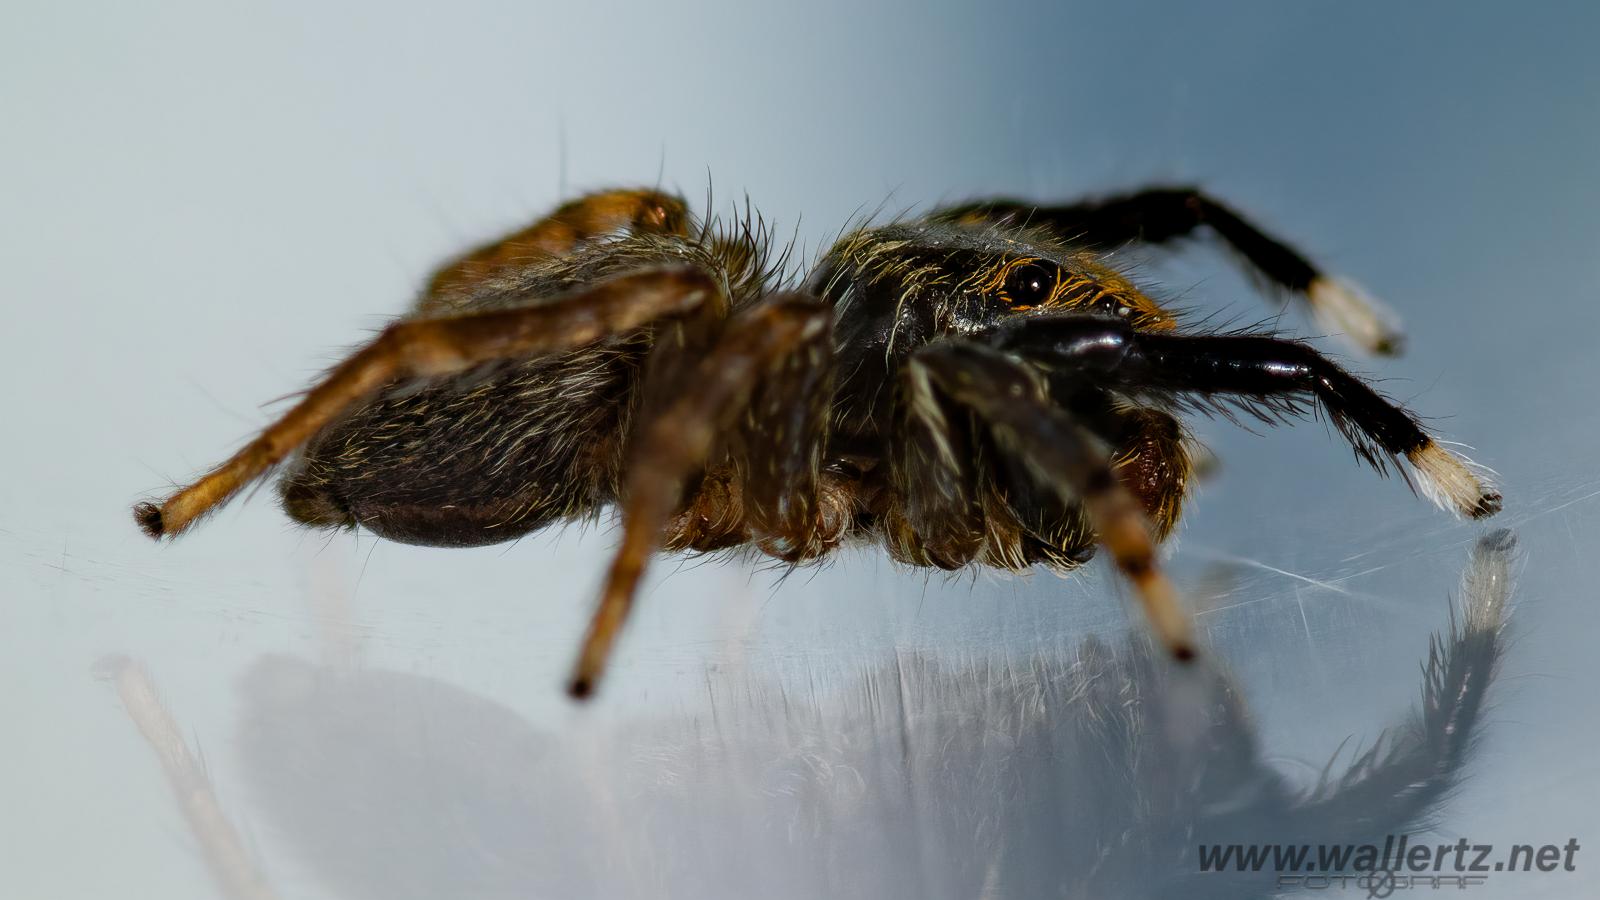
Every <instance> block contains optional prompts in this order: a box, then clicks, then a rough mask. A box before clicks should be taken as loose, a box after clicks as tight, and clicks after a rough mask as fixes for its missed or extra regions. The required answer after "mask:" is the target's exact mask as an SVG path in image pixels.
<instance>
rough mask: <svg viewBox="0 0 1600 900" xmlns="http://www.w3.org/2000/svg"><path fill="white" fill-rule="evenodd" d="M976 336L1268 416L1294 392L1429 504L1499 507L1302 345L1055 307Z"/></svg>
mask: <svg viewBox="0 0 1600 900" xmlns="http://www.w3.org/2000/svg"><path fill="white" fill-rule="evenodd" d="M984 337H985V339H986V340H987V341H989V342H992V343H994V344H996V345H997V346H1000V347H1003V348H1005V349H1009V350H1013V351H1015V352H1019V353H1022V354H1023V355H1024V356H1026V357H1027V358H1028V359H1029V360H1030V361H1033V362H1036V363H1038V364H1040V365H1043V366H1045V367H1047V368H1050V367H1056V368H1063V369H1066V370H1068V371H1084V372H1097V373H1099V377H1100V378H1103V379H1105V380H1106V381H1107V382H1108V383H1115V384H1118V385H1121V386H1123V387H1125V388H1128V389H1132V390H1147V391H1153V392H1156V393H1164V394H1167V395H1177V396H1182V395H1190V396H1196V395H1197V396H1199V397H1200V398H1202V399H1222V400H1224V401H1226V400H1230V399H1231V400H1236V401H1240V402H1243V403H1244V404H1245V406H1246V408H1247V409H1248V410H1250V411H1252V412H1253V413H1255V414H1258V415H1262V416H1265V417H1269V418H1270V417H1272V416H1278V415H1286V414H1292V413H1299V412H1303V409H1302V408H1301V407H1300V406H1299V405H1297V404H1296V400H1297V399H1300V398H1306V399H1314V400H1316V401H1317V402H1318V403H1320V404H1321V405H1322V408H1323V409H1325V410H1326V411H1327V412H1328V414H1329V416H1330V417H1331V418H1332V420H1333V422H1334V424H1335V425H1337V426H1338V427H1339V429H1340V431H1341V432H1342V433H1343V434H1344V435H1345V437H1346V438H1347V439H1348V440H1349V441H1350V443H1351V446H1352V447H1353V448H1354V449H1355V451H1356V453H1357V455H1358V456H1360V457H1361V458H1363V459H1365V460H1366V461H1367V462H1368V463H1370V464H1372V465H1373V466H1374V467H1376V468H1378V469H1379V470H1380V471H1382V470H1383V469H1384V467H1385V465H1386V463H1387V462H1388V461H1389V460H1390V459H1401V458H1403V459H1404V460H1405V461H1406V462H1407V463H1409V464H1410V466H1411V472H1412V473H1413V474H1414V475H1415V476H1416V480H1415V482H1413V486H1414V487H1416V488H1418V489H1419V490H1420V491H1421V492H1422V493H1423V495H1424V496H1426V497H1427V498H1428V499H1430V500H1432V501H1433V502H1434V503H1435V504H1437V505H1438V506H1439V507H1441V508H1443V509H1446V510H1449V511H1451V512H1454V513H1456V514H1457V515H1460V516H1463V517H1466V518H1473V519H1477V518H1483V517H1485V516H1490V515H1493V514H1494V513H1496V512H1499V510H1500V506H1501V498H1500V493H1499V492H1498V491H1497V490H1495V489H1494V487H1493V485H1491V484H1490V483H1488V481H1487V477H1486V473H1482V472H1479V471H1474V467H1473V466H1471V465H1470V464H1469V463H1467V462H1466V461H1465V460H1463V459H1461V458H1459V457H1457V456H1456V455H1455V454H1453V453H1451V452H1450V451H1448V450H1446V449H1444V448H1443V447H1441V446H1439V444H1438V443H1437V442H1435V441H1434V440H1433V438H1432V437H1430V436H1429V435H1428V433H1427V432H1426V431H1424V430H1423V428H1422V426H1421V425H1420V424H1418V423H1417V421H1416V419H1415V418H1414V417H1413V416H1412V415H1411V414H1410V413H1409V412H1407V411H1406V410H1405V409H1403V408H1401V407H1399V406H1397V405H1395V404H1394V403H1392V402H1390V401H1389V400H1386V399H1384V398H1383V397H1382V396H1380V395H1379V394H1378V392H1377V391H1374V390H1373V389H1372V388H1371V387H1369V386H1367V384H1366V383H1365V382H1363V381H1362V380H1361V379H1359V378H1356V377H1355V376H1353V375H1351V374H1349V373H1348V372H1346V371H1344V370H1343V369H1341V368H1339V367H1338V366H1337V365H1335V364H1334V363H1333V362H1331V361H1329V360H1328V359H1327V357H1324V356H1323V355H1322V354H1320V353H1318V352H1317V351H1316V350H1313V349H1312V348H1310V347H1308V346H1306V345H1305V344H1301V343H1298V342H1295V341H1289V340H1283V339H1281V338H1275V337H1267V336H1259V335H1256V336H1250V335H1244V336H1216V335H1174V334H1169V333H1156V332H1141V331H1135V330H1134V329H1133V328H1131V327H1130V326H1129V325H1128V324H1127V323H1126V322H1123V321H1120V320H1116V319H1106V318H1097V317H1089V316H1063V315H1040V316H1033V317H1029V318H1026V319H1020V320H1012V321H1010V322H1007V323H1005V324H1004V325H1002V326H999V327H997V328H995V329H993V330H991V331H990V332H988V333H987V334H986V335H985V336H984Z"/></svg>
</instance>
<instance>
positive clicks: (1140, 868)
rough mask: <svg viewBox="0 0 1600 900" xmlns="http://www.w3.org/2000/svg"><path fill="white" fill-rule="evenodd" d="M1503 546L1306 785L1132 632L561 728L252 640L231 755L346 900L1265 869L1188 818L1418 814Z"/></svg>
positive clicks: (1427, 816) (1032, 880)
mask: <svg viewBox="0 0 1600 900" xmlns="http://www.w3.org/2000/svg"><path fill="white" fill-rule="evenodd" d="M1513 552H1514V540H1513V539H1512V537H1511V535H1510V533H1509V532H1505V531H1500V532H1495V533H1493V534H1491V535H1489V536H1488V537H1485V538H1483V539H1482V540H1481V541H1480V542H1479V543H1478V545H1477V547H1476V548H1475V550H1474V552H1473V555H1472V559H1471V562H1470V563H1469V564H1468V566H1467V568H1466V570H1465V574H1464V576H1463V590H1462V597H1461V603H1460V609H1459V610H1456V611H1455V612H1454V613H1453V615H1452V620H1451V625H1450V627H1449V628H1448V629H1447V630H1445V631H1442V632H1440V633H1439V634H1437V635H1435V636H1434V639H1433V641H1432V643H1431V646H1430V648H1429V654H1428V657H1427V658H1426V661H1425V664H1424V667H1423V669H1424V677H1423V684H1422V702H1421V704H1420V706H1419V707H1418V708H1417V709H1416V710H1415V711H1414V712H1413V714H1412V716H1411V717H1410V718H1409V719H1407V720H1405V721H1403V722H1401V723H1398V724H1396V725H1394V726H1393V727H1391V728H1390V729H1389V730H1387V731H1386V732H1385V733H1384V735H1383V736H1382V737H1381V738H1380V739H1379V740H1378V741H1377V742H1376V743H1375V744H1373V745H1372V746H1371V747H1369V748H1366V749H1365V750H1364V751H1355V752H1352V753H1350V754H1348V755H1344V754H1341V753H1339V752H1335V753H1334V754H1333V757H1334V758H1333V759H1332V760H1331V761H1330V762H1329V767H1328V770H1327V772H1325V773H1324V776H1323V778H1322V779H1321V781H1320V783H1318V784H1315V785H1311V786H1307V785H1303V784H1296V783H1295V782H1294V781H1293V780H1292V779H1291V778H1290V777H1289V776H1287V775H1286V774H1285V773H1283V772H1281V771H1279V770H1278V769H1277V768H1276V767H1275V766H1273V765H1272V764H1271V763H1270V762H1268V755H1267V754H1265V753H1264V752H1263V749H1262V747H1261V746H1260V744H1259V741H1258V739H1257V736H1256V733H1255V731H1254V728H1253V726H1252V724H1251V722H1250V720H1249V716H1248V713H1247V710H1246V708H1245V704H1244V702H1243V700H1242V698H1241V697H1240V696H1239V693H1238V691H1237V688H1236V686H1235V684H1234V682H1233V681H1232V679H1231V678H1230V677H1229V676H1228V674H1227V673H1226V672H1225V671H1224V670H1223V669H1222V668H1221V667H1220V666H1217V665H1214V664H1211V663H1202V664H1198V665H1195V666H1191V667H1182V668H1180V667H1175V666H1174V665H1172V664H1171V663H1170V662H1169V661H1168V660H1167V659H1166V658H1165V657H1164V655H1162V654H1159V653H1156V652H1153V651H1152V649H1151V647H1150V646H1149V644H1148V643H1147V641H1146V640H1145V639H1144V638H1143V637H1142V636H1136V637H1130V638H1128V639H1127V640H1125V641H1120V642H1117V643H1116V644H1114V645H1113V644H1111V643H1107V642H1104V641H1100V640H1095V639H1090V640H1087V641H1082V642H1075V643H1062V644H1060V645H1058V646H1055V647H1053V648H1050V649H1047V650H1038V651H1035V652H1032V653H1030V654H1028V655H1026V656H1023V657H1020V658H1018V659H1013V660H1007V661H977V662H972V661H965V662H960V663H951V662H949V661H946V660H942V659H939V658H936V657H934V656H930V655H926V654H919V653H903V654H899V655H898V656H897V657H896V658H895V659H894V660H893V661H891V662H886V663H883V664H881V665H878V666H876V667H872V668H869V669H867V670H865V671H857V672H854V673H851V674H850V675H849V676H847V677H844V678H842V679H840V680H839V682H838V683H837V684H836V685H835V686H834V688H833V689H830V690H828V691H827V692H826V693H825V696H823V697H822V698H821V699H820V700H819V701H818V702H812V701H810V700H807V699H805V698H803V697H801V696H799V695H797V694H794V693H791V691H790V690H789V689H788V688H787V687H786V686H785V685H784V684H783V683H782V682H781V680H778V681H763V680H761V679H747V680H745V681H737V680H736V681H735V682H734V683H733V684H731V685H726V684H725V685H724V686H722V687H719V688H715V689H714V694H715V696H714V700H715V704H714V709H715V712H714V714H713V713H708V714H706V715H704V716H680V717H661V718H658V719H651V720H644V721H631V722H625V723H623V724H620V725H617V726H615V727H610V728H608V729H607V730H605V731H604V732H603V733H601V734H599V735H596V734H588V735H587V736H586V737H584V736H580V737H577V738H574V737H572V736H570V735H561V734H552V733H547V732H544V731H541V730H539V729H537V728H535V727H534V726H532V725H531V724H530V723H529V722H527V721H526V720H525V719H523V718H522V717H521V716H519V715H518V714H516V713H515V712H513V711H512V710H510V709H508V708H505V707H503V706H500V705H498V704H496V703H494V702H492V701H489V700H487V699H484V698H482V697H479V696H476V695H474V694H471V693H469V692H467V691H464V690H461V689H459V688H456V687H453V686H451V685H448V684H446V683H444V682H441V681H437V680H434V679H431V678H425V677H419V676H416V675H410V674H404V673H400V672H390V671H382V670H376V669H362V668H356V669H351V668H348V667H330V666H317V665H312V664H310V663H306V662H303V661H300V660H297V659H294V658H291V657H284V656H271V657H265V658H263V659H261V660H259V661H258V662H257V663H256V664H254V666H253V667H252V668H251V669H250V670H249V672H248V673H247V674H246V676H245V677H244V679H243V681H242V683H241V689H242V694H243V698H244V704H243V708H242V709H243V711H242V717H241V726H240V733H239V748H240V752H241V760H242V763H243V770H242V771H243V775H244V778H245V780H246V782H247V783H248V784H249V786H250V789H251V794H252V796H253V799H254V801H255V803H254V806H253V809H254V811H255V815H256V817H257V818H258V819H260V820H262V821H264V822H265V823H266V824H267V825H269V826H270V827H271V828H272V830H273V831H274V832H275V833H276V835H277V836H278V838H279V840H277V841H274V842H273V845H274V846H278V847H283V848H287V849H288V850H289V852H291V853H292V854H293V855H294V856H295V857H297V858H298V860H299V861H300V862H301V863H302V864H303V865H304V866H305V867H306V869H308V870H309V871H310V872H311V873H314V874H315V875H316V876H317V877H318V878H319V880H321V881H323V882H325V883H326V884H327V885H328V887H330V888H331V889H332V890H333V891H334V892H335V894H336V895H337V896H340V897H346V898H351V900H355V898H384V900H405V898H413V897H414V898H428V900H435V898H439V897H458V898H467V897H472V898H479V897H481V898H492V897H607V898H621V897H695V898H700V897H736V896H763V897H791V896H792V897H841V898H842V897H861V898H900V897H904V898H919V900H920V898H931V897H968V898H970V897H986V898H987V897H1025V898H1031V897H1039V896H1068V897H1085V898H1100V897H1165V896H1179V895H1181V896H1191V897H1216V898H1230V900H1236V898H1243V897H1269V896H1275V895H1277V894H1278V893H1279V892H1280V891H1281V890H1282V888H1280V887H1279V885H1278V882H1277V878H1276V875H1275V874H1274V873H1273V872H1271V871H1255V872H1202V871H1201V866H1200V864H1199V861H1198V859H1197V856H1196V853H1197V845H1198V844H1201V843H1206V844H1232V843H1241V842H1271V843H1278V844H1288V843H1307V844H1335V843H1336V844H1347V843H1356V844H1359V843H1367V842H1373V843H1377V844H1382V842H1383V839H1384V837H1385V836H1386V835H1390V834H1401V833H1405V832H1407V831H1412V830H1419V829H1426V828H1428V827H1429V825H1430V823H1431V822H1432V821H1434V818H1433V817H1435V816H1437V815H1438V814H1439V812H1440V810H1441V807H1442V805H1443V804H1444V803H1445V802H1446V801H1447V799H1448V796H1449V794H1450V793H1451V791H1452V790H1453V789H1454V788H1456V787H1457V786H1458V785H1459V784H1460V782H1461V780H1462V778H1463V770H1464V765H1465V763H1466V760H1467V758H1468V756H1469V751H1470V748H1471V746H1472V744H1473V743H1474V741H1476V739H1477V738H1478V736H1479V734H1480V732H1481V731H1482V728H1483V723H1482V721H1481V712H1482V710H1483V708H1484V697H1485V693H1486V691H1487V689H1488V687H1489V685H1490V682H1491V681H1492V679H1493V677H1494V670H1495V667H1496V664H1497V661H1498V659H1499V656H1500V654H1501V652H1502V647H1503V643H1504V641H1503V639H1502V624H1503V619H1504V615H1505V612H1506V608H1507V602H1508V599H1509V592H1510V587H1509V577H1508V572H1509V565H1510V559H1511V556H1512V554H1513ZM269 867H270V861H269ZM1269 868H1270V867H1269Z"/></svg>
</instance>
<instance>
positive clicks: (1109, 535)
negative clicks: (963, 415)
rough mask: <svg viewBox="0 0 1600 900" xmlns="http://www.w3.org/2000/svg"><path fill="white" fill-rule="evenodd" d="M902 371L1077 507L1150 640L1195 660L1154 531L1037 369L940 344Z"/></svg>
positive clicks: (970, 347)
mask: <svg viewBox="0 0 1600 900" xmlns="http://www.w3.org/2000/svg"><path fill="white" fill-rule="evenodd" d="M909 365H911V366H913V367H915V368H917V369H919V370H921V371H923V372H926V373H927V375H928V377H929V379H930V380H932V381H933V382H934V384H935V385H936V386H937V389H938V390H939V391H940V392H942V393H943V394H945V395H946V396H948V397H949V398H950V399H951V400H953V401H954V402H955V403H958V404H960V405H961V406H963V407H965V408H967V409H969V410H971V411H972V412H973V413H975V414H976V415H977V417H978V420H979V422H980V423H981V424H982V425H983V426H984V427H985V428H987V430H988V431H989V433H991V434H992V435H993V436H994V438H995V441H996V443H997V444H999V445H1000V448H1001V450H1002V452H1008V453H1010V454H1012V455H1014V456H1015V457H1016V458H1017V459H1019V460H1020V461H1021V462H1022V463H1023V465H1024V467H1025V468H1026V469H1027V471H1028V474H1029V475H1031V476H1032V478H1033V480H1034V481H1036V482H1037V483H1039V484H1040V485H1043V486H1046V487H1048V488H1050V489H1052V490H1054V491H1055V492H1056V493H1057V494H1058V495H1059V497H1060V498H1061V500H1062V501H1063V503H1067V504H1071V503H1073V502H1082V503H1083V505H1084V509H1085V510H1086V511H1087V513H1088V516H1089V521H1090V523H1091V524H1092V525H1093V527H1094V530H1095V532H1096V533H1097V534H1098V539H1099V541H1100V543H1101V544H1102V545H1103V546H1104V547H1105V548H1106V549H1107V550H1108V551H1110V553H1111V556H1112V559H1113V561H1114V562H1115V563H1116V566H1117V569H1118V571H1120V572H1121V573H1122V575H1123V577H1125V578H1127V579H1128V581H1129V582H1130V583H1131V584H1132V585H1133V587H1134V589H1135V591H1136V593H1137V594H1138V597H1139V601H1140V604H1141V605H1142V606H1143V607H1144V611H1145V615H1146V616H1147V617H1148V618H1149V620H1150V624H1151V626H1152V627H1153V628H1154V629H1155V632H1156V637H1157V639H1158V640H1159V641H1160V642H1161V643H1162V644H1163V645H1164V646H1165V647H1166V648H1167V649H1168V651H1170V652H1171V653H1172V655H1173V656H1174V657H1176V658H1178V659H1180V660H1188V659H1192V658H1193V657H1194V655H1195V646H1194V635H1193V625H1192V623H1191V621H1190V618H1189V615H1188V613H1186V612H1185V611H1184V609H1183V606H1182V604H1180V603H1179V602H1178V594H1177V591H1176V589H1174V588H1173V586H1172V582H1171V581H1169V580H1168V579H1167V577H1166V575H1165V574H1163V573H1162V571H1161V569H1160V567H1159V565H1158V564H1157V561H1156V540H1155V534H1154V528H1153V527H1152V526H1151V524H1150V522H1149V520H1148V519H1147V518H1146V517H1145V514H1144V510H1143V508H1142V506H1141V504H1140V503H1139V501H1138V500H1137V499H1136V498H1135V497H1134V496H1133V495H1132V494H1131V493H1129V491H1128V489H1127V488H1126V487H1125V486H1124V485H1123V484H1122V482H1121V481H1119V480H1118V479H1117V477H1116V476H1115V475H1114V474H1113V472H1112V469H1111V460H1110V459H1109V457H1108V455H1107V454H1106V453H1105V451H1103V450H1102V449H1100V448H1099V447H1097V446H1095V443H1094V442H1093V441H1092V440H1091V439H1090V438H1089V436H1088V434H1087V433H1086V432H1085V430H1084V429H1083V428H1082V427H1081V426H1079V425H1078V424H1076V423H1075V422H1074V421H1073V420H1072V417H1071V416H1070V415H1069V414H1068V413H1066V412H1065V411H1064V410H1063V409H1061V407H1059V406H1058V405H1056V404H1054V403H1052V402H1051V400H1050V397H1049V396H1048V394H1047V391H1046V387H1045V383H1044V380H1043V378H1042V377H1041V375H1040V373H1039V372H1038V370H1037V369H1035V368H1033V367H1031V366H1029V365H1028V364H1027V363H1025V362H1022V361H1020V360H1018V359H1015V358H1012V357H1010V356H1008V355H1007V354H1005V353H1002V352H1001V351H999V350H995V349H992V348H989V347H986V346H983V345H981V344H976V343H969V342H965V341H948V342H941V343H937V344H933V345H930V346H928V347H925V348H923V349H921V350H918V351H917V352H916V354H914V355H913V356H912V358H911V361H910V363H909Z"/></svg>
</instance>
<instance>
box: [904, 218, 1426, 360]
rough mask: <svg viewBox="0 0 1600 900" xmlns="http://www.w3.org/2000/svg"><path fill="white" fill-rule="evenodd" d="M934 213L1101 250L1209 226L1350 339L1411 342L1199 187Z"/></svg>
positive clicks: (1364, 344)
mask: <svg viewBox="0 0 1600 900" xmlns="http://www.w3.org/2000/svg"><path fill="white" fill-rule="evenodd" d="M933 215H934V216H935V217H937V218H940V219H943V220H946V221H955V222H969V223H982V222H996V223H1005V224H1013V225H1032V226H1040V227H1044V228H1048V229H1050V230H1051V231H1053V232H1055V233H1057V234H1060V235H1061V236H1062V237H1064V238H1067V239H1070V240H1073V241H1076V242H1081V243H1084V244H1087V245H1089V246H1090V247H1094V248H1096V249H1101V250H1114V249H1116V248H1117V247H1120V246H1122V245H1124V244H1127V243H1130V242H1133V241H1142V242H1146V243H1151V244H1165V243H1168V242H1170V241H1173V240H1176V239H1178V238H1182V237H1187V236H1189V235H1191V234H1193V233H1194V232H1195V231H1197V230H1199V229H1200V227H1201V226H1206V227H1209V228H1210V229H1211V230H1212V232H1214V233H1215V234H1216V235H1217V237H1219V238H1221V239H1222V240H1223V241H1224V242H1225V243H1226V244H1227V245H1228V246H1229V247H1230V248H1231V249H1232V250H1234V251H1235V252H1236V253H1238V254H1239V256H1240V257H1241V258H1242V259H1243V261H1244V263H1245V265H1246V268H1247V269H1248V270H1249V271H1250V272H1251V273H1252V274H1254V275H1256V276H1257V277H1259V278H1260V279H1262V281H1264V282H1265V283H1267V284H1269V285H1272V286H1274V287H1277V288H1280V289H1282V290H1284V291H1287V292H1288V293H1289V295H1290V296H1293V297H1298V298H1300V299H1301V300H1302V301H1303V302H1304V303H1305V304H1306V305H1307V306H1308V307H1309V309H1310V311H1311V314H1312V316H1313V317H1315V318H1316V320H1317V321H1318V322H1319V323H1321V325H1322V327H1324V328H1326V329H1327V330H1328V331H1330V332H1334V333H1339V334H1343V335H1345V336H1347V337H1348V338H1349V339H1350V340H1352V341H1354V342H1355V343H1356V344H1357V345H1358V346H1360V347H1361V348H1362V349H1363V350H1365V351H1366V352H1368V353H1379V354H1383V355H1393V354H1397V353H1399V352H1400V349H1401V345H1402V344H1403V342H1404V335H1403V334H1402V333H1401V331H1400V327H1399V321H1398V319H1397V317H1396V316H1395V315H1394V313H1393V312H1391V311H1390V310H1389V309H1387V308H1386V307H1384V306H1383V305H1382V304H1380V303H1379V302H1378V301H1377V300H1375V299H1373V298H1372V297H1370V296H1368V295H1367V294H1366V293H1365V292H1364V291H1362V290H1361V289H1360V288H1359V287H1357V286H1356V285H1354V284H1351V283H1349V282H1347V281H1343V280H1341V279H1338V278H1335V277H1333V276H1330V275H1328V274H1327V273H1326V272H1323V271H1321V270H1319V269H1318V268H1317V267H1316V266H1315V265H1314V264H1312V262H1311V261H1310V260H1309V259H1307V258H1306V255H1305V254H1304V253H1302V252H1300V251H1299V250H1297V249H1295V248H1294V247H1291V246H1290V245H1289V244H1288V243H1287V242H1285V241H1283V240H1281V239H1279V238H1277V237H1274V236H1272V235H1269V234H1267V233H1266V232H1264V231H1262V230H1261V229H1260V228H1258V227H1256V226H1255V225H1254V224H1252V223H1251V222H1250V221H1249V220H1247V219H1245V218H1244V217H1243V216H1241V215H1239V214H1238V213H1237V212H1234V211H1233V210H1232V209H1230V208H1229V207H1228V206H1226V205H1225V204H1223V203H1222V202H1221V201H1219V200H1217V199H1216V198H1214V197H1211V196H1209V195H1207V194H1205V193H1204V192H1202V191H1201V190H1199V189H1198V188H1193V187H1152V188H1146V189H1144V190H1140V191H1136V192H1134V193H1131V194H1126V195H1123V196H1119V197H1112V198H1108V199H1103V200H1085V201H1082V202H1078V203H1070V204H1065V205H1036V204H1033V203H1027V202H1024V201H1020V200H1005V199H1001V200H986V201H979V202H977V203H971V204H965V205H962V206H954V207H948V208H946V209H941V210H936V211H935V212H934V213H933Z"/></svg>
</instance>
